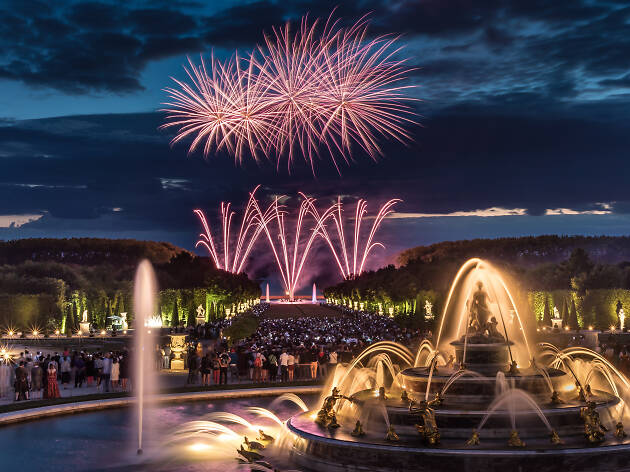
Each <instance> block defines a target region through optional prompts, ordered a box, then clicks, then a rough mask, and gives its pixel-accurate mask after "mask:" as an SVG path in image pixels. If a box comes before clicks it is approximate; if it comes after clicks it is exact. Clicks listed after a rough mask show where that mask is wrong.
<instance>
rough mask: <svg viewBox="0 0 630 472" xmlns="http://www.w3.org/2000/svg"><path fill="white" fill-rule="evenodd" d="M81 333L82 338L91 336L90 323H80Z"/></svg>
mask: <svg viewBox="0 0 630 472" xmlns="http://www.w3.org/2000/svg"><path fill="white" fill-rule="evenodd" d="M79 331H81V335H82V336H88V335H89V334H90V323H89V322H83V321H82V322H81V323H79Z"/></svg>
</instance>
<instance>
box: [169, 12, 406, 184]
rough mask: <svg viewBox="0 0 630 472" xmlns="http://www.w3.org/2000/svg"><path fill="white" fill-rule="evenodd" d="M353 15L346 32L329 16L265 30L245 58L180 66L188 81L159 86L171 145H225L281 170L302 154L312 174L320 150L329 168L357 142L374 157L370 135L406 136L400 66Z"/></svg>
mask: <svg viewBox="0 0 630 472" xmlns="http://www.w3.org/2000/svg"><path fill="white" fill-rule="evenodd" d="M367 28H368V22H367V20H366V18H365V17H364V18H362V19H361V20H359V21H358V22H357V23H355V24H354V25H353V26H351V27H349V28H343V27H340V26H339V23H338V22H337V21H332V18H329V19H328V21H327V22H325V24H323V25H321V22H320V21H319V20H316V21H314V22H312V23H311V22H309V21H308V18H307V17H304V18H303V19H302V21H301V24H300V27H299V28H298V29H297V31H295V32H294V33H292V32H291V29H290V25H289V24H288V23H287V25H286V26H285V27H283V28H278V29H273V34H271V35H269V36H267V37H266V38H265V45H264V46H259V47H258V48H257V49H256V50H255V51H254V52H252V53H251V54H250V55H249V56H248V57H246V58H241V57H239V56H238V55H235V56H234V57H233V58H232V59H229V60H227V61H225V62H221V61H218V60H216V59H214V57H212V58H211V62H210V68H209V69H210V70H208V68H207V67H206V64H205V62H204V61H203V60H202V61H201V65H199V66H196V65H194V64H193V63H192V62H190V66H189V68H186V72H187V74H188V77H189V79H190V83H189V84H188V83H185V82H181V81H178V80H175V82H176V83H177V85H178V88H168V89H167V93H168V95H169V97H170V99H171V101H170V102H168V103H166V104H165V105H166V107H167V108H166V109H165V110H163V111H165V112H166V113H167V117H166V120H167V123H166V124H164V125H163V126H162V127H163V128H164V127H176V128H177V134H176V136H175V138H174V139H173V141H172V143H173V144H175V143H178V142H180V141H182V140H183V139H185V138H192V139H193V140H192V144H191V145H190V149H189V151H190V152H194V151H195V150H197V149H200V148H203V153H204V155H206V156H207V155H208V154H209V153H211V152H213V151H221V150H224V151H227V152H228V153H229V154H231V155H233V156H234V159H235V161H236V162H237V163H241V162H242V161H243V160H244V158H245V157H246V156H247V155H252V156H253V157H254V159H255V160H256V161H257V162H258V161H259V160H260V159H261V158H263V157H265V158H267V159H270V160H272V161H274V162H275V163H276V165H277V166H278V167H279V166H280V163H281V160H282V158H283V157H282V156H286V159H287V168H288V169H289V171H290V170H291V168H292V166H293V165H294V163H295V160H296V157H297V156H299V155H302V156H303V157H304V159H305V160H306V161H307V162H308V163H309V165H310V166H311V168H312V171H313V173H315V163H316V161H317V160H318V159H319V158H321V157H322V154H323V153H324V152H325V153H326V154H328V155H329V156H330V158H331V160H332V163H333V165H334V166H335V167H336V169H337V171H340V164H341V163H345V164H349V163H350V162H351V161H352V157H351V156H352V149H353V147H357V148H359V149H361V150H362V151H363V152H365V153H367V154H368V155H370V156H371V157H372V158H373V159H377V158H378V157H379V156H380V155H381V154H382V152H381V149H380V147H379V145H378V139H379V137H385V138H392V139H395V140H399V141H402V142H404V141H408V140H410V139H411V138H410V135H409V134H408V133H407V131H406V130H405V126H406V125H409V124H413V123H414V121H413V119H412V118H413V115H414V113H413V111H412V108H411V106H410V105H409V101H411V100H413V99H411V98H409V97H406V96H405V94H404V92H405V89H407V88H410V87H412V86H403V85H400V82H401V81H402V80H403V79H405V78H406V74H407V72H408V71H409V69H408V68H406V67H405V65H404V61H400V60H396V59H395V58H394V57H395V56H396V54H397V53H398V52H399V51H400V48H395V42H396V40H397V38H396V37H391V36H380V37H377V38H374V39H369V38H368V37H367Z"/></svg>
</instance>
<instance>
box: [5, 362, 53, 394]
mask: <svg viewBox="0 0 630 472" xmlns="http://www.w3.org/2000/svg"><path fill="white" fill-rule="evenodd" d="M25 365H26V362H25V361H23V360H21V361H19V366H18V368H17V369H15V401H16V402H17V401H19V400H28V399H29V395H28V372H27V371H26V367H25ZM55 382H56V379H55Z"/></svg>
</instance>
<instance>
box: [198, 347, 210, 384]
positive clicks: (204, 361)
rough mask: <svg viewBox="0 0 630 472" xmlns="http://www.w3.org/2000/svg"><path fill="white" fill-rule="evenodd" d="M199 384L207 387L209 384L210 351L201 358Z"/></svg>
mask: <svg viewBox="0 0 630 472" xmlns="http://www.w3.org/2000/svg"><path fill="white" fill-rule="evenodd" d="M200 371H201V385H202V386H203V387H208V386H209V385H210V374H211V373H212V359H210V351H207V352H206V355H205V356H203V357H202V358H201V369H200Z"/></svg>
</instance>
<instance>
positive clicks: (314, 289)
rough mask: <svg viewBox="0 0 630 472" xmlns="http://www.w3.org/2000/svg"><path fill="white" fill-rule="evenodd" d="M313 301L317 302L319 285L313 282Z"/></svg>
mask: <svg viewBox="0 0 630 472" xmlns="http://www.w3.org/2000/svg"><path fill="white" fill-rule="evenodd" d="M311 303H317V287H315V284H313V297H312V298H311Z"/></svg>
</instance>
